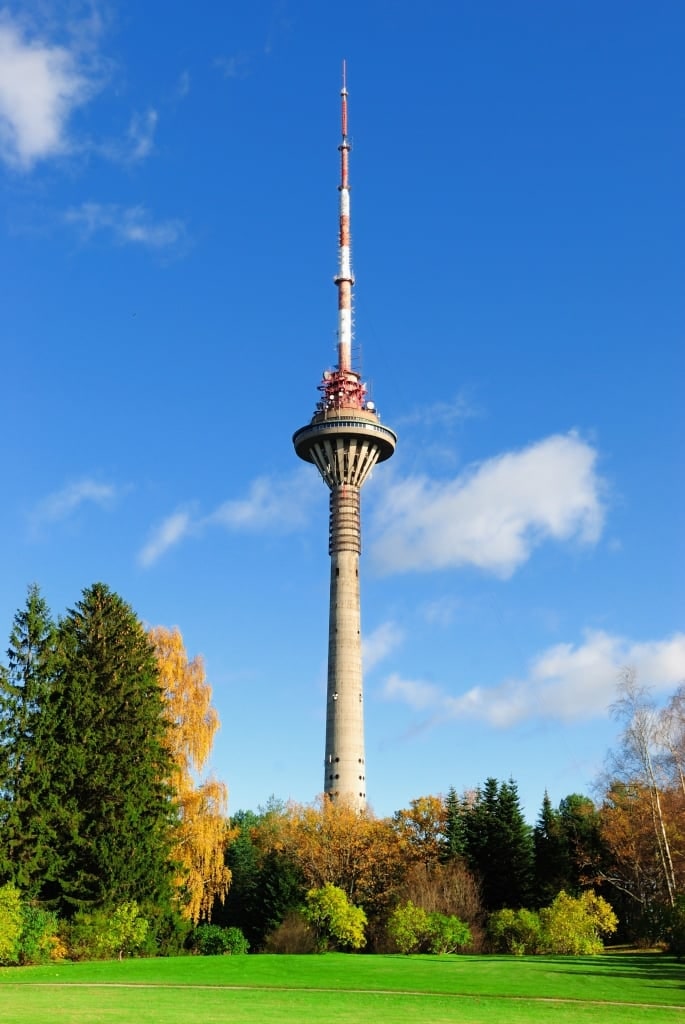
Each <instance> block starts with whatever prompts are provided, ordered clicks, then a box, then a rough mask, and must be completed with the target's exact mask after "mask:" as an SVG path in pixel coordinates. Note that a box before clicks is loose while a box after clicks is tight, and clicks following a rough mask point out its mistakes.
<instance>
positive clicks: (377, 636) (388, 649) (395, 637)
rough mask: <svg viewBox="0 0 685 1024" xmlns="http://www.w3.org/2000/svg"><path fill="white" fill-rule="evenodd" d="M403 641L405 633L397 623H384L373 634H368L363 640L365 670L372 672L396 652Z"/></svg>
mask: <svg viewBox="0 0 685 1024" xmlns="http://www.w3.org/2000/svg"><path fill="white" fill-rule="evenodd" d="M403 640H404V633H403V632H402V630H401V629H400V627H399V626H398V625H397V623H395V622H383V623H382V624H381V625H380V626H377V627H376V629H374V630H373V631H372V632H371V633H367V634H366V635H365V636H364V637H363V639H362V659H363V662H364V670H365V671H366V672H370V671H371V669H372V668H375V666H376V665H377V664H378V663H379V662H380V661H383V660H384V658H387V657H388V655H389V654H391V653H392V651H394V650H396V649H397V648H398V647H399V646H400V645H401V644H402V642H403Z"/></svg>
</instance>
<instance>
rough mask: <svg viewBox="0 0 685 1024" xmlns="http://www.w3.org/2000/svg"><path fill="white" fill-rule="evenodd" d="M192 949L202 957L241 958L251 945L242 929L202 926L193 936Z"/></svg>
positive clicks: (210, 925) (199, 926) (212, 925)
mask: <svg viewBox="0 0 685 1024" xmlns="http://www.w3.org/2000/svg"><path fill="white" fill-rule="evenodd" d="M191 948H192V949H194V950H195V951H196V952H198V953H199V954H200V955H201V956H225V955H229V956H240V955H241V954H244V953H247V951H248V949H249V948H250V944H249V942H248V941H247V939H246V938H245V936H244V935H243V933H242V932H241V930H240V928H221V927H220V926H219V925H218V924H200V925H198V926H197V928H196V929H195V931H194V932H193V934H192V937H191Z"/></svg>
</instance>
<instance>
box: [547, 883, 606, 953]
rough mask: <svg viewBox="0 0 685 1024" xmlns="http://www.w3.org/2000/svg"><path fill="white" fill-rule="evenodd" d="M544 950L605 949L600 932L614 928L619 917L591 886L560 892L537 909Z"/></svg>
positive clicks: (592, 951)
mask: <svg viewBox="0 0 685 1024" xmlns="http://www.w3.org/2000/svg"><path fill="white" fill-rule="evenodd" d="M540 920H541V922H542V929H543V942H544V947H545V952H548V953H570V954H576V955H579V954H591V953H601V952H602V950H603V949H604V943H603V942H602V935H610V934H612V933H613V932H615V931H616V928H617V925H618V918H617V917H616V914H615V913H614V912H613V910H612V909H611V907H610V905H609V904H608V903H607V901H606V900H605V899H603V898H602V897H601V896H596V895H595V893H594V892H592V890H588V891H587V892H583V893H581V894H580V896H569V895H568V893H566V892H563V890H562V892H560V893H559V895H558V896H556V897H555V899H554V901H553V902H552V904H551V906H549V907H544V908H543V909H542V910H541V911H540Z"/></svg>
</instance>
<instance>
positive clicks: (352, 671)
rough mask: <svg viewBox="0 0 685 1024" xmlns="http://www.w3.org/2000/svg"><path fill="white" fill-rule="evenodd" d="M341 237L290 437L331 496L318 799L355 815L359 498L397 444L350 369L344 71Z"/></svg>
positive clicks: (360, 788) (358, 781)
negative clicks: (327, 327) (309, 382)
mask: <svg viewBox="0 0 685 1024" xmlns="http://www.w3.org/2000/svg"><path fill="white" fill-rule="evenodd" d="M340 96H341V105H342V139H341V142H340V145H339V146H338V150H339V151H340V184H339V186H338V191H339V194H340V230H339V235H338V272H337V274H336V275H335V277H334V281H335V284H336V287H337V289H338V365H337V366H336V367H335V369H332V370H326V371H325V372H324V375H323V380H322V382H321V384H320V385H319V391H320V392H321V398H320V400H319V401H318V403H317V406H316V410H315V412H314V416H313V417H312V420H311V422H310V423H308V424H307V426H306V427H301V428H300V430H298V431H296V432H295V434H294V435H293V444H294V445H295V451H296V452H297V454H298V455H299V457H300V458H301V459H304V460H305V462H313V463H314V465H315V466H316V468H317V469H318V471H319V473H320V474H321V476H322V478H323V481H324V483H325V484H326V485H327V486H328V488H329V489H330V527H329V543H328V551H329V554H330V556H331V589H330V610H329V620H328V692H327V697H326V702H327V704H326V752H325V769H324V787H323V788H324V792H325V793H326V794H327V795H328V796H329V797H330V798H331V799H333V800H336V799H344V800H347V801H348V802H350V803H351V804H352V805H353V806H355V807H356V808H357V809H358V810H363V808H364V807H365V806H366V763H365V756H364V704H363V684H362V652H361V617H360V609H359V555H360V554H361V529H360V492H361V488H362V485H363V484H364V481H365V480H366V479H367V478H368V476H369V474H370V472H371V470H372V469H373V467H374V466H375V465H376V463H377V462H384V461H385V460H386V459H389V458H390V456H391V455H392V454H393V452H394V451H395V444H396V442H397V437H396V435H395V434H394V433H393V431H392V430H389V429H388V427H384V426H383V425H382V424H381V422H380V419H379V417H378V413H377V412H376V408H375V406H374V404H373V402H371V401H368V400H367V389H366V386H365V385H364V384H363V383H362V380H361V376H360V374H359V373H358V372H357V371H356V370H354V369H353V368H352V287H353V285H354V275H353V273H352V257H351V247H350V183H349V155H350V143H349V139H348V134H347V88H346V82H345V65H344V64H343V83H342V90H341V93H340Z"/></svg>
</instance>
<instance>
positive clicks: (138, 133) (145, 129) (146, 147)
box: [128, 108, 159, 160]
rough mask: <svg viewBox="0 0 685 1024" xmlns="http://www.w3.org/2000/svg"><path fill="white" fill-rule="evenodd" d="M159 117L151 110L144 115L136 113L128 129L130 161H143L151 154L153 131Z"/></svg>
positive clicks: (153, 138) (153, 139)
mask: <svg viewBox="0 0 685 1024" xmlns="http://www.w3.org/2000/svg"><path fill="white" fill-rule="evenodd" d="M158 120H159V115H158V114H157V111H156V110H153V109H152V108H150V109H148V110H146V111H145V113H144V114H139V113H136V114H134V115H133V117H132V118H131V123H130V124H129V127H128V138H129V142H130V144H131V151H130V153H129V159H130V160H144V159H145V157H146V156H149V155H150V153H151V152H152V148H153V146H154V141H155V130H156V128H157V121H158Z"/></svg>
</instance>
